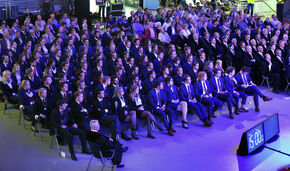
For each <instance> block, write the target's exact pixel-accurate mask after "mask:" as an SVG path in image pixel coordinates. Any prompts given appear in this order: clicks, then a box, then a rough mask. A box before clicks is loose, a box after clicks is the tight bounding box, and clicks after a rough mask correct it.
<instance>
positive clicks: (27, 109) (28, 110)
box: [23, 105, 34, 118]
mask: <svg viewBox="0 0 290 171" xmlns="http://www.w3.org/2000/svg"><path fill="white" fill-rule="evenodd" d="M33 109H34V105H25V106H24V110H23V111H24V115H26V116H28V117H30V118H31V117H32V116H34V115H33Z"/></svg>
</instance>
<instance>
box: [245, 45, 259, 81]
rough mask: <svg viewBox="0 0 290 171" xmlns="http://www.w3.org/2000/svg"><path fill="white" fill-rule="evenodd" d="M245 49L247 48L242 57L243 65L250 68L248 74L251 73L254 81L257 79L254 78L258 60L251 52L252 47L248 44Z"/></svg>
mask: <svg viewBox="0 0 290 171" xmlns="http://www.w3.org/2000/svg"><path fill="white" fill-rule="evenodd" d="M246 49H247V53H246V55H245V56H244V58H243V64H244V66H247V67H249V68H250V69H251V72H250V75H251V77H254V78H255V79H254V81H255V82H256V81H257V80H256V78H257V77H256V67H257V65H258V63H259V61H258V59H257V57H256V55H255V54H254V53H253V52H252V47H251V46H250V45H248V46H247V47H246Z"/></svg>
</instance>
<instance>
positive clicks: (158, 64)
mask: <svg viewBox="0 0 290 171" xmlns="http://www.w3.org/2000/svg"><path fill="white" fill-rule="evenodd" d="M164 64H165V61H164V52H162V51H160V52H158V56H157V58H156V59H154V61H153V65H154V71H155V72H156V74H157V77H158V76H159V75H161V69H162V67H163V65H164Z"/></svg>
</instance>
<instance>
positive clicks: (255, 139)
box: [247, 123, 265, 154]
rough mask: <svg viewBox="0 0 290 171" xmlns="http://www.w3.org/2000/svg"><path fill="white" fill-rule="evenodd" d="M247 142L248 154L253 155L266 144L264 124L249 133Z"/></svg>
mask: <svg viewBox="0 0 290 171" xmlns="http://www.w3.org/2000/svg"><path fill="white" fill-rule="evenodd" d="M247 142H248V154H250V153H252V152H253V151H255V150H256V149H257V148H259V147H261V146H262V145H263V144H264V142H265V140H264V130H263V124H262V123H261V124H259V125H257V126H255V127H254V128H252V129H250V130H248V131H247Z"/></svg>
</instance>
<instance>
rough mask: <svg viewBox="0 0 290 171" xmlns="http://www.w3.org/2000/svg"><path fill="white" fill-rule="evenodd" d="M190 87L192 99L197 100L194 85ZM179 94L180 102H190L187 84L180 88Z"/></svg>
mask: <svg viewBox="0 0 290 171" xmlns="http://www.w3.org/2000/svg"><path fill="white" fill-rule="evenodd" d="M189 87H190V95H191V98H192V99H194V98H195V93H194V88H193V85H192V84H190V85H189ZM179 94H180V100H183V101H186V102H188V101H189V93H188V90H187V88H186V85H185V84H183V85H181V86H180V88H179Z"/></svg>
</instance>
